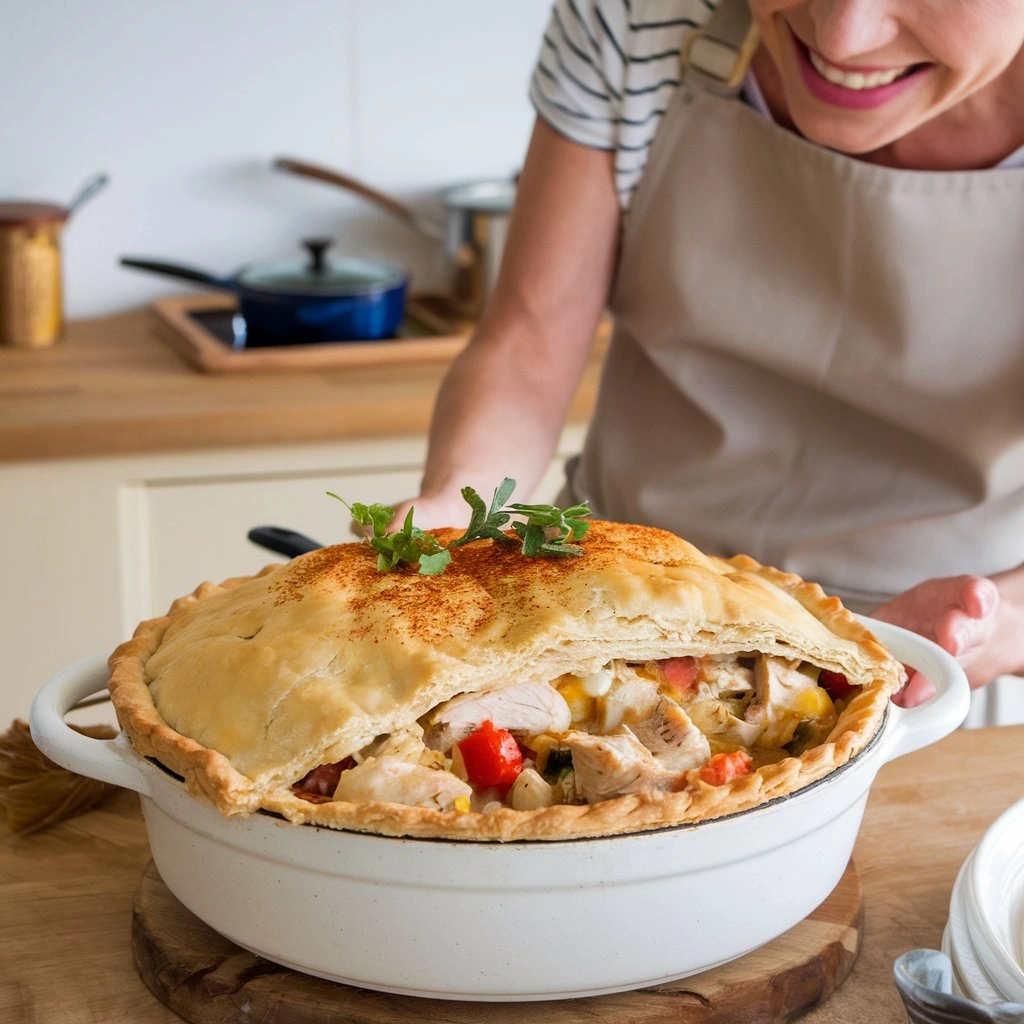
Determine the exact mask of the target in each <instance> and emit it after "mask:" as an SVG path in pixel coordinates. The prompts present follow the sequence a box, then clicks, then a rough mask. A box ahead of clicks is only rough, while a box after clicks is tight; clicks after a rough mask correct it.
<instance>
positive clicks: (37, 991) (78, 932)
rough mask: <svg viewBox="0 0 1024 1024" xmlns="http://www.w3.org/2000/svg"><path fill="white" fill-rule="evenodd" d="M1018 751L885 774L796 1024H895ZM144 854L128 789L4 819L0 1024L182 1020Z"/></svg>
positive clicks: (1000, 743) (1017, 783)
mask: <svg viewBox="0 0 1024 1024" xmlns="http://www.w3.org/2000/svg"><path fill="white" fill-rule="evenodd" d="M1022 749H1024V726H1006V727H1002V728H988V729H977V730H960V731H958V732H956V733H954V734H953V735H951V736H949V737H947V738H946V739H945V740H943V741H942V742H941V743H938V744H935V745H934V746H932V747H929V748H926V749H925V750H922V751H919V752H918V753H916V754H911V755H909V756H907V757H904V758H901V759H899V760H897V761H894V762H892V763H890V764H888V765H886V766H885V767H884V768H883V769H882V771H881V772H880V774H879V776H878V778H877V780H876V782H875V784H874V786H873V788H872V791H871V796H870V799H869V801H868V807H867V812H866V814H865V818H864V823H863V825H862V827H861V832H860V837H859V839H858V842H857V846H856V849H855V851H854V863H855V864H856V865H857V869H858V872H859V875H860V880H861V886H862V890H863V893H864V908H865V931H864V936H865V937H864V942H863V945H862V948H861V951H860V955H859V957H858V959H857V962H856V964H855V965H854V968H853V971H852V973H851V974H850V976H849V977H848V978H847V980H846V981H845V982H844V984H843V985H842V987H841V988H840V989H839V990H838V991H837V992H836V993H835V994H834V995H833V996H832V998H831V999H830V1000H829V1001H828V1002H827V1003H825V1004H824V1005H823V1006H821V1007H819V1008H818V1009H816V1010H813V1011H812V1012H811V1013H810V1014H808V1015H807V1016H806V1017H804V1018H802V1020H803V1021H805V1024H905V1022H906V1019H907V1018H906V1014H905V1013H904V1010H903V1006H902V1003H901V1002H900V999H899V995H898V993H897V991H896V988H895V985H894V984H893V981H892V963H893V960H894V959H895V958H896V957H897V956H898V955H899V954H900V953H903V952H905V951H906V950H908V949H915V948H918V947H930V948H933V949H934V948H938V946H939V943H940V940H941V935H942V929H943V926H944V924H945V921H946V917H947V911H948V905H949V895H950V891H951V889H952V886H953V881H954V879H955V877H956V873H957V871H958V870H959V868H960V865H961V863H962V862H963V860H964V858H965V857H966V856H967V854H968V853H969V852H970V851H971V849H973V847H974V846H975V845H976V844H977V842H978V841H979V840H980V838H981V836H982V834H983V833H984V832H985V830H986V829H987V828H988V826H989V825H990V824H991V823H992V822H993V821H994V820H995V819H996V817H998V815H999V814H1000V813H1002V811H1004V810H1005V809H1006V808H1007V807H1009V806H1010V805H1011V804H1013V803H1015V802H1016V801H1017V800H1018V799H1020V798H1021V797H1022V796H1024V782H1022V776H1021V773H1020V771H1019V765H1020V758H1021V753H1020V752H1021V750H1022ZM148 859H149V848H148V845H147V841H146V835H145V830H144V826H143V824H142V820H141V815H140V813H139V809H138V799H137V797H136V796H135V795H134V794H131V793H127V792H121V793H118V794H116V795H115V796H114V797H113V798H111V799H110V800H109V801H108V802H107V803H105V804H104V805H102V806H101V807H99V808H97V809H95V810H93V811H90V812H88V813H87V814H85V815H82V816H81V817H79V818H76V819H73V820H71V821H68V822H64V823H62V824H60V825H57V826H54V827H53V828H51V829H49V830H48V831H45V832H41V833H38V834H36V835H33V836H27V837H24V838H18V837H16V836H12V835H10V833H9V831H7V829H6V825H4V824H0V1021H3V1022H5V1024H6V1022H8V1021H10V1022H11V1024H15V1022H17V1024H95V1022H98V1021H103V1022H104V1024H120V1022H126V1024H127V1022H131V1024H180V1020H181V1018H179V1017H178V1016H177V1015H176V1014H174V1013H173V1012H172V1011H171V1010H169V1009H167V1008H166V1007H165V1006H163V1004H161V1003H159V1002H158V1001H157V1000H156V998H155V997H154V996H152V995H151V994H150V992H149V990H148V989H146V987H145V986H144V985H143V983H142V981H141V980H140V979H139V977H138V974H137V973H136V970H135V966H134V963H133V960H132V952H131V940H130V927H131V915H132V899H133V894H134V891H135V888H136V885H137V883H138V881H139V878H140V876H141V873H142V870H143V868H144V866H145V864H146V863H147V861H148ZM481 1019H482V1020H483V1018H481ZM623 1024H625V1022H623Z"/></svg>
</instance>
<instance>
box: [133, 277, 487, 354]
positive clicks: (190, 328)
mask: <svg viewBox="0 0 1024 1024" xmlns="http://www.w3.org/2000/svg"><path fill="white" fill-rule="evenodd" d="M152 306H153V311H154V313H155V314H156V317H157V322H158V324H159V328H160V337H161V338H162V339H163V340H164V341H165V342H166V343H167V344H168V345H170V347H171V348H173V349H174V350H175V351H176V352H177V353H178V354H179V355H180V356H182V357H183V358H184V359H185V360H186V361H187V362H188V363H190V364H191V365H192V366H194V367H195V368H196V369H197V370H202V371H204V372H206V373H234V372H248V373H251V372H257V371H268V370H273V371H280V370H326V369H337V368H342V367H346V366H372V365H387V364H389V363H395V362H401V363H415V362H422V361H439V360H450V359H452V358H453V357H454V356H456V355H457V354H458V353H459V352H460V351H461V350H462V348H463V347H464V346H465V344H466V342H467V340H468V339H469V335H470V333H471V331H472V329H473V326H474V324H473V322H472V321H470V320H466V319H465V318H464V317H462V316H460V315H459V314H458V312H457V311H456V310H455V309H454V308H453V306H452V305H451V303H450V301H449V300H448V299H446V298H445V297H444V296H440V295H414V296H411V297H410V298H409V299H408V301H407V302H406V313H405V319H404V321H403V322H402V325H401V326H400V328H399V333H398V335H397V337H395V338H387V339H384V340H380V341H335V342H324V343H321V344H316V345H273V346H265V347H252V348H246V347H237V342H236V339H235V334H236V331H235V330H234V329H233V327H232V316H233V315H234V314H235V313H236V312H237V308H238V305H237V302H236V300H235V297H234V296H233V295H231V294H228V293H223V294H222V293H213V294H204V295H185V296H180V297H174V298H168V299H157V300H156V301H155V302H154V303H153V304H152Z"/></svg>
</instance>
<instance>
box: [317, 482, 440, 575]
mask: <svg viewBox="0 0 1024 1024" xmlns="http://www.w3.org/2000/svg"><path fill="white" fill-rule="evenodd" d="M327 494H328V495H329V496H330V497H332V498H335V499H336V500H337V501H340V502H341V503H342V505H344V506H345V508H347V509H348V510H349V512H350V513H351V515H352V518H353V519H354V520H355V521H356V522H357V523H359V525H360V526H362V527H364V529H365V530H366V531H367V534H366V539H367V541H368V542H369V544H370V547H372V548H373V550H374V551H376V552H377V571H378V572H390V571H391V570H392V569H394V568H396V567H397V566H399V565H403V564H404V565H415V566H418V569H417V572H419V573H420V574H421V575H423V576H435V575H437V573H439V572H444V570H445V567H446V566H447V565H448V563H449V562H450V561H451V560H452V556H451V554H450V553H449V551H448V549H447V548H445V547H444V545H443V544H441V543H440V542H439V541H438V540H437V538H436V537H434V536H433V535H432V534H429V533H426V532H424V531H423V530H421V529H420V528H419V527H418V526H414V525H413V521H412V516H413V509H411V508H410V509H409V511H408V513H407V514H406V516H405V522H404V523H403V524H402V528H401V529H400V530H396V531H395V532H394V533H388V526H390V525H391V520H392V519H394V517H395V510H394V509H393V508H391V507H390V506H388V505H379V504H375V505H364V504H362V503H361V502H358V501H355V502H353V503H352V504H351V505H350V504H349V503H348V502H347V501H345V499H344V498H341V497H339V496H338V495H337V494H334V493H333V492H332V491H328V492H327Z"/></svg>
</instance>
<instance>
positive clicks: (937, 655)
mask: <svg viewBox="0 0 1024 1024" xmlns="http://www.w3.org/2000/svg"><path fill="white" fill-rule="evenodd" d="M863 621H864V622H865V623H866V624H867V626H868V627H869V628H870V629H871V631H872V632H873V633H874V634H875V636H877V637H878V639H879V640H881V641H882V643H883V644H885V646H886V647H888V649H889V650H890V651H891V652H892V654H893V655H894V656H895V657H897V658H899V660H900V661H902V662H903V664H904V665H908V666H913V668H915V669H916V670H917V671H918V672H920V673H921V674H922V675H924V676H925V677H926V678H927V679H929V680H930V681H931V683H932V684H933V685H934V687H935V693H934V694H933V695H932V696H931V697H929V698H928V700H926V701H925V702H924V703H923V704H919V705H918V706H917V707H915V708H901V707H897V705H895V704H890V705H889V708H888V713H887V723H886V728H885V735H884V738H883V740H882V742H883V743H884V744H885V750H884V753H883V760H885V761H893V760H895V759H896V758H897V757H902V756H903V755H904V754H911V753H913V752H914V751H915V750H920V749H921V748H922V747H927V746H928V745H929V744H932V743H936V742H937V741H938V740H941V739H942V738H943V737H945V736H948V735H949V734H950V733H951V732H953V731H954V730H955V729H956V728H957V727H958V726H960V725H961V724H963V721H964V719H965V718H966V717H967V712H968V711H969V710H970V707H971V689H970V685H969V684H968V682H967V676H966V675H965V674H964V670H963V669H962V668H961V667H960V665H959V663H958V662H957V660H956V659H955V658H954V657H953V656H952V655H951V654H948V653H947V652H946V651H944V650H943V649H942V648H941V647H939V645H938V644H935V643H932V641H930V640H926V639H925V638H924V637H922V636H920V635H919V634H917V633H913V632H911V631H910V630H909V629H903V628H902V627H901V626H893V625H891V624H890V623H888V622H881V621H879V620H877V619H868V618H863Z"/></svg>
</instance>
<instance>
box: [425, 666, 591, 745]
mask: <svg viewBox="0 0 1024 1024" xmlns="http://www.w3.org/2000/svg"><path fill="white" fill-rule="evenodd" d="M488 719H489V720H490V721H491V722H493V723H494V725H496V726H497V727H498V728H499V729H507V730H508V731H509V732H512V733H516V732H517V733H521V734H524V735H530V736H533V735H536V734H537V733H542V732H551V733H560V732H565V730H566V729H568V728H569V725H570V724H571V716H570V713H569V705H568V704H566V702H565V698H564V697H562V695H561V694H560V693H559V692H558V691H557V690H556V689H555V688H554V687H553V686H551V685H550V684H549V683H543V682H532V683H516V684H515V685H513V686H506V687H503V688H502V689H500V690H487V691H486V692H484V693H464V694H461V695H460V696H458V697H453V698H452V699H451V700H449V701H445V703H444V704H441V705H439V706H438V707H437V708H436V709H435V710H434V712H433V714H432V715H431V722H430V726H429V727H428V729H427V731H426V735H425V737H424V739H425V742H426V744H427V746H428V747H431V748H433V749H434V750H445V751H447V750H450V749H451V747H452V746H453V744H455V743H458V742H459V741H460V740H464V739H465V738H466V737H467V736H468V735H469V734H470V733H471V732H473V730H474V729H476V728H478V727H479V726H480V725H482V724H483V723H484V722H485V721H487V720H488Z"/></svg>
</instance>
